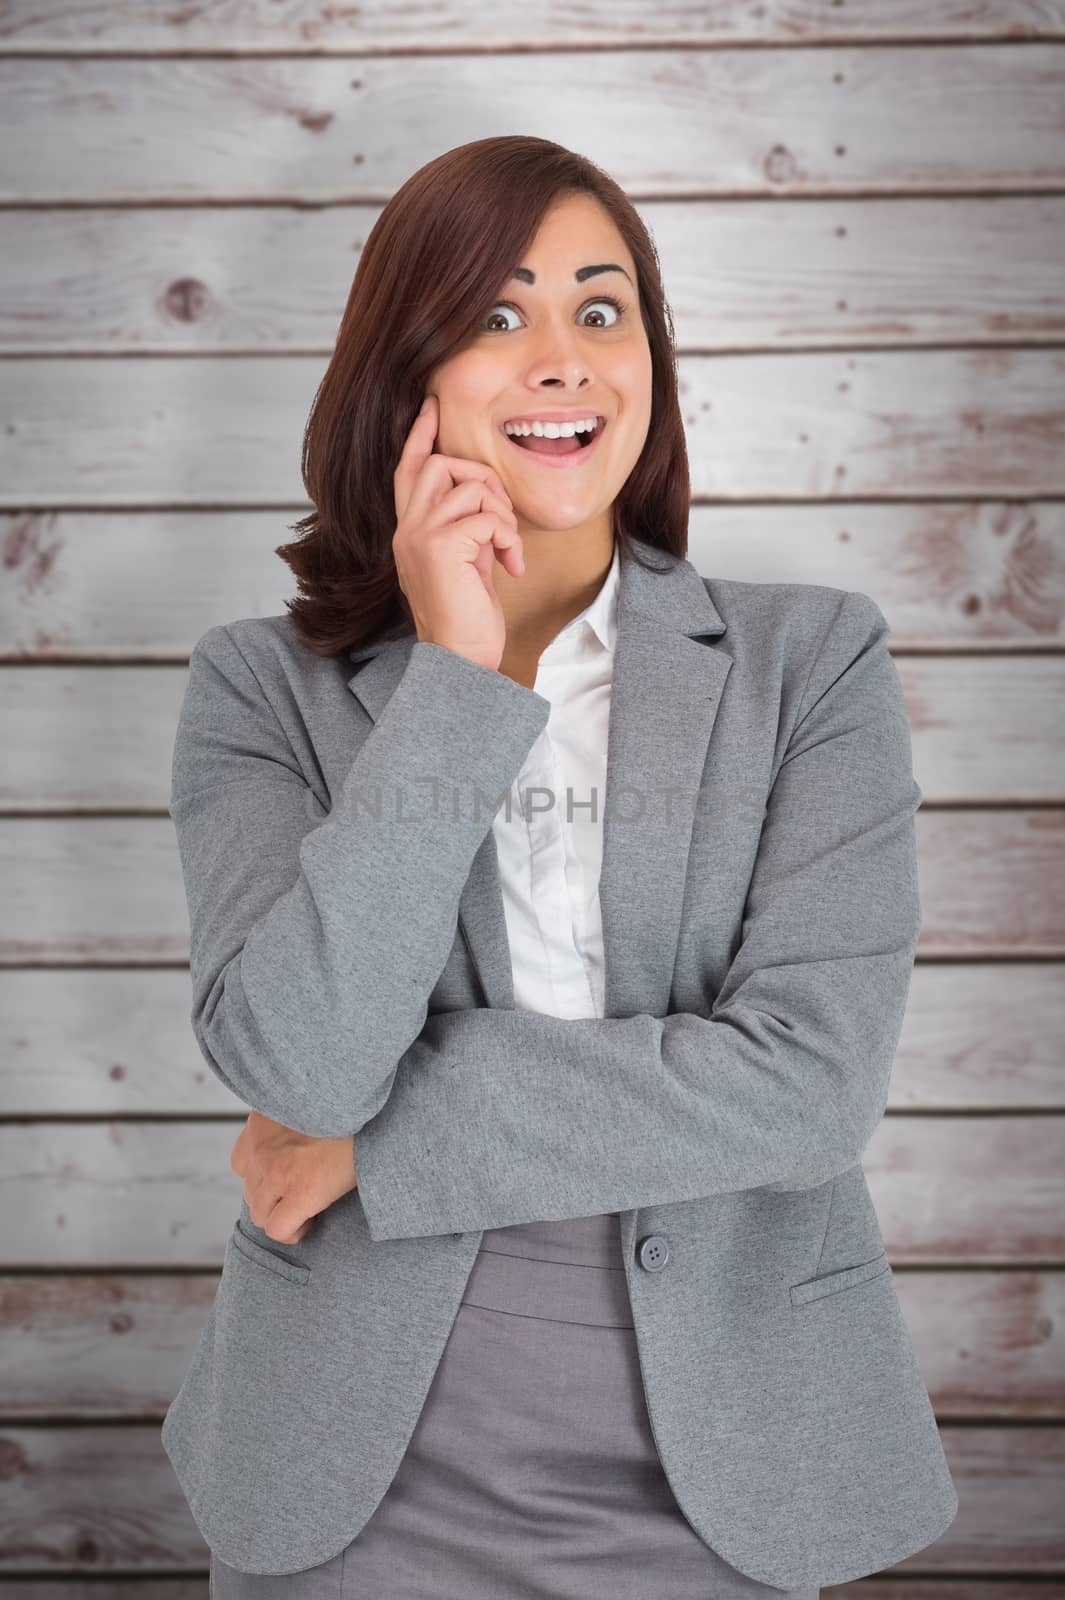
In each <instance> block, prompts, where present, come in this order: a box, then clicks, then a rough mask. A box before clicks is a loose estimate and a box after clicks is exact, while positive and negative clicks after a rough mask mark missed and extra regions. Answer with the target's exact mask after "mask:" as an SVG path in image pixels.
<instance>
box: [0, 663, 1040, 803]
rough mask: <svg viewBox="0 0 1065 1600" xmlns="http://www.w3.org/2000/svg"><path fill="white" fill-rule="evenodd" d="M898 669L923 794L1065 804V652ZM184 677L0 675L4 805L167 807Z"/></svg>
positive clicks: (935, 798) (159, 671)
mask: <svg viewBox="0 0 1065 1600" xmlns="http://www.w3.org/2000/svg"><path fill="white" fill-rule="evenodd" d="M338 670H340V669H338ZM899 675H900V678H901V680H902V684H903V692H904V694H905V696H906V706H907V711H908V713H909V717H910V727H911V731H912V741H913V766H914V775H915V777H916V778H917V781H918V783H919V784H920V786H921V790H922V793H923V795H924V799H925V801H926V802H931V803H935V804H942V803H944V802H948V803H951V802H966V803H973V802H976V803H980V804H988V803H992V802H993V803H996V804H1004V803H1012V804H1014V805H1026V804H1027V805H1031V804H1033V803H1038V802H1042V801H1060V800H1062V799H1065V723H1063V720H1062V717H1061V715H1060V708H1061V707H1062V706H1063V705H1065V654H1063V655H1058V656H1048V655H1029V656H1014V657H1006V658H1003V659H995V658H981V657H979V656H976V657H971V656H959V657H954V658H939V657H931V658H928V657H921V658H916V659H904V660H902V661H901V662H900V663H899ZM187 677H188V673H187V670H186V668H184V667H163V666H158V667H152V666H147V667H133V666H130V667H123V668H115V667H109V666H75V665H70V666H62V665H57V666H43V665H25V666H10V667H8V668H7V669H6V670H5V671H3V672H0V719H2V721H3V725H4V741H5V747H6V748H5V763H4V770H3V774H2V776H0V809H2V810H4V811H33V812H37V813H40V812H45V811H52V812H56V813H64V812H73V811H77V810H80V809H89V808H94V809H97V808H98V809H121V810H148V809H157V810H161V811H165V810H166V808H167V806H168V805H169V800H170V768H171V759H172V754H173V744H174V734H175V730H176V728H177V723H178V719H179V716H180V712H181V701H182V696H183V694H184V691H185V684H186V681H187ZM44 727H47V728H48V730H49V736H48V739H47V741H42V739H41V729H42V728H44ZM57 750H62V751H63V753H64V757H65V759H64V760H63V761H62V762H59V761H57V760H56V751H57Z"/></svg>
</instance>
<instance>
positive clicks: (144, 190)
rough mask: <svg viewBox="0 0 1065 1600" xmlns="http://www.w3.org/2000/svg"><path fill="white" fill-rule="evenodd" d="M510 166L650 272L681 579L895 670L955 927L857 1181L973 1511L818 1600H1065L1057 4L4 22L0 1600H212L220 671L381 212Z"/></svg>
mask: <svg viewBox="0 0 1065 1600" xmlns="http://www.w3.org/2000/svg"><path fill="white" fill-rule="evenodd" d="M514 131H523V132H529V133H537V134H541V135H544V136H546V137H550V138H557V139H561V140H563V142H565V143H567V144H569V145H571V146H573V147H575V148H577V149H580V150H583V151H585V152H586V153H587V154H589V155H590V156H592V157H593V158H594V159H595V160H597V161H599V162H600V163H601V164H603V165H604V166H606V167H607V168H608V169H609V170H610V171H611V172H612V173H613V174H614V175H615V176H616V177H617V178H618V180H619V181H620V182H621V183H622V184H623V185H624V186H625V188H626V190H627V191H628V192H629V194H630V195H631V196H632V197H633V199H634V200H635V201H636V203H637V204H638V206H639V209H640V211H641V214H642V215H643V216H644V217H645V219H646V221H647V222H648V224H649V225H650V226H651V228H652V230H653V232H654V235H655V238H656V241H657V243H658V246H659V251H660V254H661V258H662V263H663V269H664V273H665V278H666V283H667V290H668V292H669V295H670V298H671V302H672V305H673V310H674V315H675V319H676V327H677V335H678V344H679V347H680V374H681V379H682V383H683V390H684V402H685V416H686V422H687V426H688V430H689V452H690V456H691V463H692V477H693V488H694V495H695V503H694V505H693V510H692V521H691V547H690V552H689V553H690V556H691V559H692V560H693V562H694V563H695V565H696V566H697V567H699V569H700V570H701V571H703V572H705V573H708V574H709V573H714V574H717V575H720V576H724V577H740V578H756V579H767V578H769V579H786V580H791V579H795V580H799V581H808V582H821V583H830V584H834V585H840V586H844V587H848V588H856V589H860V590H863V591H865V592H867V593H870V594H872V595H873V596H874V598H875V599H876V600H877V601H878V603H879V604H880V605H881V607H882V608H883V610H884V611H885V613H886V615H887V616H888V619H889V621H890V622H891V624H892V648H893V650H894V653H895V655H896V658H897V660H898V663H899V667H900V671H901V674H902V678H903V682H904V685H905V691H906V697H907V703H908V706H909V710H910V714H911V718H912V726H913V737H914V758H915V770H916V775H917V778H918V781H919V783H920V784H921V787H922V789H923V791H924V796H925V801H924V805H923V807H922V810H921V812H920V814H919V817H918V832H919V848H920V861H921V875H922V894H923V902H924V929H923V933H922V938H921V946H920V951H919V956H918V961H917V965H916V968H915V973H914V981H913V988H912V999H911V1003H910V1006H909V1010H908V1015H907V1019H906V1024H905V1028H904V1033H903V1039H902V1043H901V1047H900V1051H899V1055H898V1061H897V1067H896V1071H895V1077H894V1083H893V1087H892V1092H891V1100H890V1105H889V1109H888V1114H887V1116H886V1117H885V1119H884V1122H883V1124H882V1126H881V1128H880V1130H879V1131H878V1133H877V1135H876V1137H875V1139H874V1141H873V1143H872V1145H871V1146H870V1149H869V1152H868V1156H867V1160H866V1167H867V1171H868V1173H869V1177H870V1184H871V1187H872V1189H873V1193H874V1199H875V1201H876V1204H877V1207H878V1210H879V1213H880V1216H881V1221H882V1225H883V1228H884V1233H885V1238H886V1241H887V1244H888V1250H889V1255H890V1257H891V1260H892V1264H893V1266H894V1267H895V1269H896V1273H897V1280H898V1286H899V1291H900V1295H901V1298H902V1301H903V1304H904V1310H905V1313H906V1316H907V1319H908V1321H909V1323H910V1326H911V1329H912V1331H913V1334H914V1339H915V1344H916V1347H917V1351H918V1355H919V1359H920V1362H921V1366H922V1370H923V1372H924V1374H925V1376H926V1379H927V1381H928V1384H929V1387H930V1390H931V1393H932V1397H933V1401H934V1404H935V1408H936V1412H937V1415H938V1417H939V1419H940V1423H941V1425H942V1430H943V1437H944V1443H945V1446H946V1449H947V1452H948V1456H949V1458H950V1462H951V1466H952V1469H953V1472H954V1474H955V1477H956V1480H957V1482H958V1485H959V1490H960V1496H961V1509H960V1512H959V1515H958V1518H957V1520H956V1522H955V1523H954V1525H953V1526H952V1527H951V1529H950V1530H949V1531H948V1532H947V1533H946V1534H945V1536H944V1537H943V1538H942V1539H940V1540H939V1541H938V1542H937V1543H936V1544H935V1545H934V1546H932V1547H930V1548H929V1549H928V1550H927V1551H924V1552H922V1553H921V1554H920V1555H919V1556H917V1557H915V1558H913V1559H912V1560H910V1561H907V1562H903V1563H901V1564H900V1565H899V1566H898V1567H896V1568H893V1569H892V1570H891V1571H890V1572H889V1573H885V1574H878V1575H876V1576H874V1577H871V1578H869V1579H866V1580H863V1581H862V1583H861V1584H860V1585H859V1584H853V1585H846V1586H840V1588H838V1589H835V1590H833V1591H831V1593H833V1594H843V1593H844V1592H845V1591H846V1592H850V1591H852V1590H856V1589H858V1588H859V1587H860V1588H861V1590H862V1592H863V1593H868V1594H869V1595H871V1596H874V1597H880V1600H959V1597H961V1596H964V1597H966V1600H1007V1597H1008V1600H1016V1597H1018V1596H1025V1595H1031V1596H1032V1597H1033V1600H1034V1597H1035V1596H1036V1595H1038V1596H1039V1597H1040V1600H1062V1597H1063V1596H1065V1382H1063V1380H1065V1273H1063V1268H1065V1207H1063V1199H1065V1192H1063V1174H1065V1072H1063V1058H1062V1012H1063V1002H1065V964H1063V959H1065V896H1063V894H1062V886H1063V860H1065V804H1063V802H1065V730H1063V721H1062V715H1061V711H1062V704H1063V689H1065V604H1063V601H1065V505H1063V498H1062V497H1063V495H1065V421H1063V419H1065V270H1063V265H1065V0H1001V3H997V4H996V3H994V0H944V3H942V4H937V5H935V6H931V5H928V4H924V3H919V0H823V3H820V4H819V3H816V0H762V3H760V4H758V5H747V4H743V5H741V4H735V3H728V0H705V3H704V4H702V5H699V6H685V5H680V4H676V5H673V4H670V3H669V0H665V3H662V4H657V5H655V6H654V7H651V6H649V5H646V4H643V3H641V0H611V3H610V4H606V3H604V0H589V3H588V4H586V5H583V6H581V7H568V6H561V5H557V6H556V5H553V4H550V3H544V4H541V5H538V6H536V7H513V8H508V7H504V8H502V11H500V10H499V9H498V8H487V9H486V8H485V7H484V6H481V5H474V4H470V3H467V0H437V3H436V4H432V5H418V4H414V5H400V4H391V3H389V0H383V3H382V4H380V5H378V6H375V7H345V6H331V5H325V4H314V3H312V0H289V3H286V4H283V5H279V4H271V3H268V0H227V3H223V0H206V3H202V4H198V5H196V6H187V7H182V6H174V5H172V4H169V3H166V0H141V3H139V4H131V3H126V0H96V3H93V0H82V3H80V4H79V5H78V6H76V7H75V6H71V7H69V8H63V7H58V6H56V5H55V4H54V3H53V0H7V3H6V4H2V5H0V206H2V208H3V209H2V213H0V216H2V222H0V226H2V231H3V235H4V245H3V249H2V251H0V411H2V427H0V523H2V528H0V535H2V539H3V549H4V564H3V585H2V589H0V596H2V630H3V631H2V646H0V650H2V664H0V695H2V700H3V713H4V747H5V753H6V756H7V760H6V762H5V768H4V772H3V776H2V779H0V784H2V794H0V805H2V815H0V851H2V855H3V879H4V884H5V888H6V894H5V915H4V917H3V921H2V924H0V965H2V970H0V1014H2V1023H0V1026H2V1030H3V1033H2V1037H3V1072H2V1075H0V1097H2V1103H0V1151H2V1156H3V1160H2V1165H0V1173H2V1177H0V1184H2V1190H0V1193H2V1198H3V1202H4V1208H5V1214H6V1216H7V1218H8V1226H6V1227H5V1228H4V1229H3V1232H2V1239H3V1244H2V1256H0V1319H2V1326H3V1338H4V1360H3V1362H2V1365H0V1596H2V1595H8V1596H11V1595H15V1594H19V1595H22V1594H25V1595H30V1594H32V1595H33V1596H35V1597H36V1600H82V1597H83V1596H89V1595H90V1594H91V1595H93V1596H97V1597H99V1596H100V1595H101V1594H102V1593H106V1594H108V1595H115V1596H119V1597H125V1600H179V1597H180V1600H186V1597H193V1596H197V1597H203V1596H206V1593H207V1552H206V1549H205V1547H204V1545H203V1542H202V1540H201V1539H200V1537H199V1535H198V1533H197V1532H196V1529H195V1527H194V1525H193V1523H192V1521H191V1519H190V1516H189V1513H188V1511H187V1508H186V1507H185V1504H184V1500H183V1498H182V1496H181V1494H180V1491H179V1488H178V1486H177V1483H176V1480H175V1479H174V1477H173V1474H172V1470H171V1468H170V1466H169V1463H168V1461H167V1460H166V1457H165V1456H164V1454H163V1451H162V1447H161V1444H160V1441H159V1426H160V1422H161V1419H162V1415H163V1412H164V1410H165V1408H166V1406H167V1405H168V1403H169V1401H170V1399H171V1397H172V1396H173V1394H174V1393H175V1391H176V1389H177V1386H178V1384H179V1383H180V1381H181V1377H182V1376H183V1374H184V1371H185V1369H186V1367H187V1364H188V1361H189V1358H190V1354H191V1350H192V1347H193V1344H194V1341H195V1339H196V1336H197V1334H198V1332H199V1329H200V1327H201V1326H202V1324H203V1321H204V1318H205V1316H206V1313H207V1308H208V1306H209V1304H210V1301H211V1298H212V1295H213V1293H214V1288H215V1284H216V1282H217V1273H218V1269H219V1267H220V1263H221V1256H222V1248H223V1244H224V1241H225V1238H226V1236H227V1234H228V1232H229V1231H230V1228H231V1226H232V1220H233V1216H234V1215H235V1212H236V1210H237V1208H238V1206H239V1198H240V1187H239V1180H238V1179H236V1178H235V1176H234V1175H233V1174H232V1172H231V1171H230V1168H229V1153H230V1150H231V1147H232V1143H233V1140H234V1138H235V1137H236V1134H237V1132H238V1131H239V1128H240V1126H241V1123H242V1121H243V1116H244V1112H243V1111H242V1110H241V1108H240V1107H239V1106H238V1105H237V1104H236V1103H235V1102H234V1100H233V1099H232V1097H231V1096H230V1095H229V1094H228V1092H227V1091H226V1090H224V1089H223V1088H222V1087H221V1085H220V1084H219V1083H218V1082H217V1081H216V1080H215V1079H213V1078H212V1076H211V1075H210V1073H209V1072H208V1071H207V1070H206V1068H205V1066H204V1063H203V1061H202V1058H201V1057H200V1055H199V1052H198V1050H197V1048H196V1045H195V1042H194V1040H193V1037H192V1034H191V1030H190V1028H189V1024H188V1008H189V989H188V973H187V957H188V925H187V919H186V911H185V904H184V897H183V890H182V884H181V877H180V871H179V863H178V857H177V850H176V843H175V838H174V832H173V827H172V824H171V822H170V819H169V817H168V815H167V799H168V784H169V761H170V753H171V745H172V738H173V731H174V726H175V721H176V717H177V712H178V707H179V704H180V699H181V694H182V690H183V687H184V681H185V674H186V667H187V659H188V653H189V650H190V649H191V646H192V644H193V643H194V642H195V640H196V639H197V637H198V636H199V635H200V634H201V633H202V632H203V631H204V630H205V629H206V628H208V627H209V626H211V625H212V624H213V623H216V622H221V621H228V620H231V619H233V618H235V617H239V616H247V615H252V614H271V613H277V612H280V611H281V610H282V609H283V598H284V597H285V596H286V595H288V594H290V593H291V590H290V586H289V583H288V576H289V575H288V572H287V569H286V568H284V567H283V566H282V564H281V563H280V562H279V561H278V560H277V558H276V557H275V556H273V554H272V550H273V547H274V546H275V545H276V544H279V543H281V542H283V540H284V539H285V538H286V537H288V529H289V525H290V524H291V522H292V521H293V520H294V519H295V518H296V517H297V516H299V515H300V514H302V512H303V511H304V510H305V509H306V502H305V500H304V498H303V493H302V487H301V484H300V480H299V473H298V455H299V451H298V446H299V440H300V436H301V432H302V427H303V423H304V420H305V417H306V413H307V410H308V407H309V404H310V401H311V397H312V395H313V392H314V389H315V386H316V384H317V382H318V379H319V376H320V374H321V371H322V370H323V368H324V365H325V363H326V361H327V359H328V355H329V353H330V350H331V348H332V343H333V340H334V337H335V333H336V327H337V323H338V319H339V315H340V312H341V309H342V306H343V303H344V300H345V297H346V294H347V290H348V286H349V283H350V279H351V275H352V273H353V271H354V268H355V265H356V262H357V259H358V254H359V250H360V248H361V243H362V241H363V240H364V239H365V237H366V234H367V231H368V230H369V228H370V227H371V226H372V224H373V222H374V220H375V218H376V216H377V215H378V213H379V211H380V208H381V206H382V205H383V203H384V202H385V200H386V199H387V198H388V196H389V195H390V194H391V193H392V192H393V191H394V189H395V188H396V187H397V186H398V185H399V184H400V183H401V182H402V181H403V180H404V179H405V178H406V177H407V176H408V175H409V174H410V173H411V172H412V171H413V170H414V169H415V168H417V167H419V166H421V165H422V164H423V163H424V162H425V161H427V160H429V159H430V158H431V157H433V156H434V155H436V154H438V153H439V152H440V151H441V150H444V149H447V148H450V147H452V146H454V145H458V144H461V143H464V142H465V141H467V140H469V139H472V138H478V137H482V136H484V135H487V134H495V133H510V132H514ZM16 1219H17V1220H16ZM828 1592H829V1591H826V1593H828ZM648 1600H653V1597H650V1596H649V1597H648Z"/></svg>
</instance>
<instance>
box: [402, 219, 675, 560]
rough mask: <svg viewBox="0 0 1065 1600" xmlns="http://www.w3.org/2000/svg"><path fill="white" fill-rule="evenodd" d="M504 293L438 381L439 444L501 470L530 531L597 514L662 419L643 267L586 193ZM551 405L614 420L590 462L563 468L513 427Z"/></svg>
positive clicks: (541, 238) (440, 370) (541, 235)
mask: <svg viewBox="0 0 1065 1600" xmlns="http://www.w3.org/2000/svg"><path fill="white" fill-rule="evenodd" d="M608 264H609V268H610V270H607V271H592V272H588V271H587V269H589V268H596V267H600V268H602V267H605V266H607V265H608ZM617 268H622V269H624V270H622V271H618V270H616V269H617ZM578 274H581V275H582V276H581V277H580V278H578ZM503 294H504V296H505V299H504V300H501V301H497V302H496V303H495V304H494V305H493V306H492V307H491V308H489V309H488V310H487V311H486V313H485V316H484V318H483V320H482V323H481V327H480V328H479V330H478V331H477V332H476V333H475V335H474V337H473V339H472V340H471V341H470V343H469V344H468V345H467V346H466V348H465V349H463V350H462V351H460V352H459V354H458V355H455V356H452V357H451V359H450V360H448V361H446V362H444V363H443V364H442V365H441V366H439V367H437V368H436V370H435V371H434V372H433V373H431V374H430V377H429V381H428V382H427V383H426V391H427V392H428V393H430V394H435V395H436V396H437V397H438V400H439V408H440V425H439V430H438V433H437V439H436V450H437V451H438V452H439V453H441V454H443V455H453V456H462V457H464V458H465V459H467V460H474V461H481V462H483V463H484V464H485V465H486V466H490V467H493V468H494V469H495V470H496V472H498V474H499V476H500V478H501V479H502V480H503V483H504V485H505V487H506V490H507V493H508V494H509V495H510V498H511V499H512V501H513V502H514V511H515V514H516V516H517V518H518V526H519V528H522V527H524V528H526V529H528V528H530V527H532V528H537V527H539V528H545V529H548V528H550V529H563V528H571V527H576V526H578V525H586V524H588V523H590V522H596V521H598V520H599V519H600V517H601V516H602V515H603V514H605V513H607V512H608V511H609V508H610V507H611V506H612V504H613V502H614V500H615V498H616V497H617V494H618V492H619V490H620V489H621V487H622V485H623V484H624V483H625V480H626V479H627V478H628V476H629V473H630V472H631V471H632V469H633V467H634V466H635V464H636V462H637V460H638V459H639V456H640V452H641V451H642V449H643V446H644V442H645V440H646V438H647V430H648V428H649V426H650V420H651V349H650V346H649V345H648V343H647V335H646V333H645V331H644V326H643V320H642V318H641V316H640V304H639V294H638V291H637V286H636V267H635V264H634V262H633V260H632V257H631V255H630V254H629V251H628V248H627V246H626V245H625V243H624V240H623V238H622V236H621V234H620V233H619V232H618V231H617V229H616V227H615V226H614V224H613V222H612V221H611V219H610V217H609V215H608V214H607V212H606V211H604V210H603V208H602V207H601V206H600V205H599V203H598V201H596V200H594V199H592V197H591V196H589V195H575V196H571V197H567V198H566V199H565V200H561V201H558V202H557V203H556V204H555V205H554V206H553V207H552V208H551V209H550V210H549V211H548V213H547V214H546V216H545V217H544V220H543V223H542V224H541V226H540V229H539V231H538V232H537V234H536V237H535V239H534V240H533V243H532V245H531V247H530V249H529V251H528V253H527V255H526V258H525V260H524V261H523V262H522V263H521V265H520V267H519V268H518V269H517V271H516V273H515V276H514V277H513V278H511V279H510V280H509V281H508V282H507V284H506V285H505V286H504V290H503ZM611 300H614V301H617V306H615V305H613V304H611V303H610V302H611ZM550 411H572V412H574V413H575V414H576V415H578V416H581V417H594V416H603V417H605V418H606V427H605V429H604V431H603V432H602V435H601V437H599V438H598V439H597V440H596V441H595V443H594V444H593V445H591V446H590V447H588V449H587V459H586V460H584V459H580V460H577V461H576V462H575V464H574V465H572V466H567V467H561V468H559V467H553V466H551V465H550V464H545V463H544V462H542V461H539V460H537V458H536V456H535V455H532V454H529V453H528V452H527V451H526V450H524V449H522V447H521V446H520V445H516V444H514V443H512V442H511V440H510V439H509V438H508V436H507V434H506V433H505V432H504V431H503V424H504V422H507V421H509V420H511V419H512V418H515V417H530V416H537V415H540V414H542V413H544V412H550Z"/></svg>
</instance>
